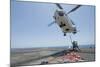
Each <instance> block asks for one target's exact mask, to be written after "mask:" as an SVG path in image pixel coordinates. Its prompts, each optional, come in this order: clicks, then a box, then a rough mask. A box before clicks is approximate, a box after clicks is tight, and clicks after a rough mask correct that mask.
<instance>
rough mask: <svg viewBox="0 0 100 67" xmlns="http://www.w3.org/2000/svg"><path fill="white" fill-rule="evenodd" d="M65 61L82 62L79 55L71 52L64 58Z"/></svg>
mask: <svg viewBox="0 0 100 67" xmlns="http://www.w3.org/2000/svg"><path fill="white" fill-rule="evenodd" d="M62 59H63V61H67V62H78V61H82V59H81V57H80V55H78V54H77V53H75V52H71V53H68V54H67V55H64V56H63V57H62Z"/></svg>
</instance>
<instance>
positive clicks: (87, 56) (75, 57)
mask: <svg viewBox="0 0 100 67" xmlns="http://www.w3.org/2000/svg"><path fill="white" fill-rule="evenodd" d="M53 51H54V52H53ZM40 54H41V55H40ZM94 60H95V49H94V48H88V49H87V48H84V49H81V51H80V52H69V51H68V50H66V54H65V50H63V49H59V50H57V51H56V50H51V53H50V49H49V51H40V53H35V54H34V52H31V53H23V54H22V53H21V54H16V56H15V55H12V57H11V62H12V63H11V65H12V66H20V65H21V66H23V65H40V64H55V63H69V62H82V61H94Z"/></svg>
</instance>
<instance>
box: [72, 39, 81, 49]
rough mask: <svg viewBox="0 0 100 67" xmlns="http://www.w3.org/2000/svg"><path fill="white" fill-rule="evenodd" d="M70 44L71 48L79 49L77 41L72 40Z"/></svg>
mask: <svg viewBox="0 0 100 67" xmlns="http://www.w3.org/2000/svg"><path fill="white" fill-rule="evenodd" d="M72 45H73V50H74V51H80V49H79V47H78V43H77V41H73V42H72Z"/></svg>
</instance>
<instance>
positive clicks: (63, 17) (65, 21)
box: [48, 3, 81, 36]
mask: <svg viewBox="0 0 100 67" xmlns="http://www.w3.org/2000/svg"><path fill="white" fill-rule="evenodd" d="M56 5H57V7H58V8H59V9H57V10H56V11H55V13H54V16H53V18H54V19H55V21H53V22H52V23H50V24H49V25H48V26H51V25H52V24H54V23H57V25H58V26H59V27H60V28H61V30H62V32H63V33H64V36H66V33H73V34H76V33H77V29H76V27H75V24H74V22H73V21H72V20H71V19H70V18H69V16H68V14H70V13H71V12H74V11H75V10H77V9H78V8H79V7H80V6H81V5H77V6H76V7H75V8H73V9H72V10H70V11H69V12H68V13H65V11H64V10H63V8H62V7H61V5H60V4H58V3H56Z"/></svg>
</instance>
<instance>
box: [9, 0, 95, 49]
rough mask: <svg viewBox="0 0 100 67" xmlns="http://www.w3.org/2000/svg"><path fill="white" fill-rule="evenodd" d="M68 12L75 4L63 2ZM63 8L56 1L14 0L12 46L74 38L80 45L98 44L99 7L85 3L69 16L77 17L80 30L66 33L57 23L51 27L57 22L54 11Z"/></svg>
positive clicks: (58, 42)
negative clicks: (96, 8) (97, 23)
mask: <svg viewBox="0 0 100 67" xmlns="http://www.w3.org/2000/svg"><path fill="white" fill-rule="evenodd" d="M60 5H61V6H62V7H63V8H64V11H65V12H66V13H67V12H68V11H70V10H71V9H72V8H74V7H75V5H69V4H60ZM56 9H59V8H58V7H57V6H56V5H55V4H53V3H40V2H19V1H17V2H16V1H14V0H11V23H10V24H11V48H32V47H33V48H34V47H56V46H71V45H72V44H71V41H70V38H69V36H71V37H72V40H76V41H78V44H79V45H87V44H95V36H94V35H95V7H94V6H89V5H88V6H87V5H83V6H81V7H80V8H79V9H77V10H76V11H75V12H72V13H70V14H69V15H68V16H69V17H70V18H71V19H72V20H73V21H74V23H75V25H76V27H77V29H78V31H79V32H78V33H77V34H75V35H73V34H67V36H66V37H64V36H63V33H62V31H61V29H60V28H59V26H58V25H57V24H53V25H52V26H51V27H48V24H49V23H51V22H53V21H54V19H53V15H54V12H55V10H56Z"/></svg>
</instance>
